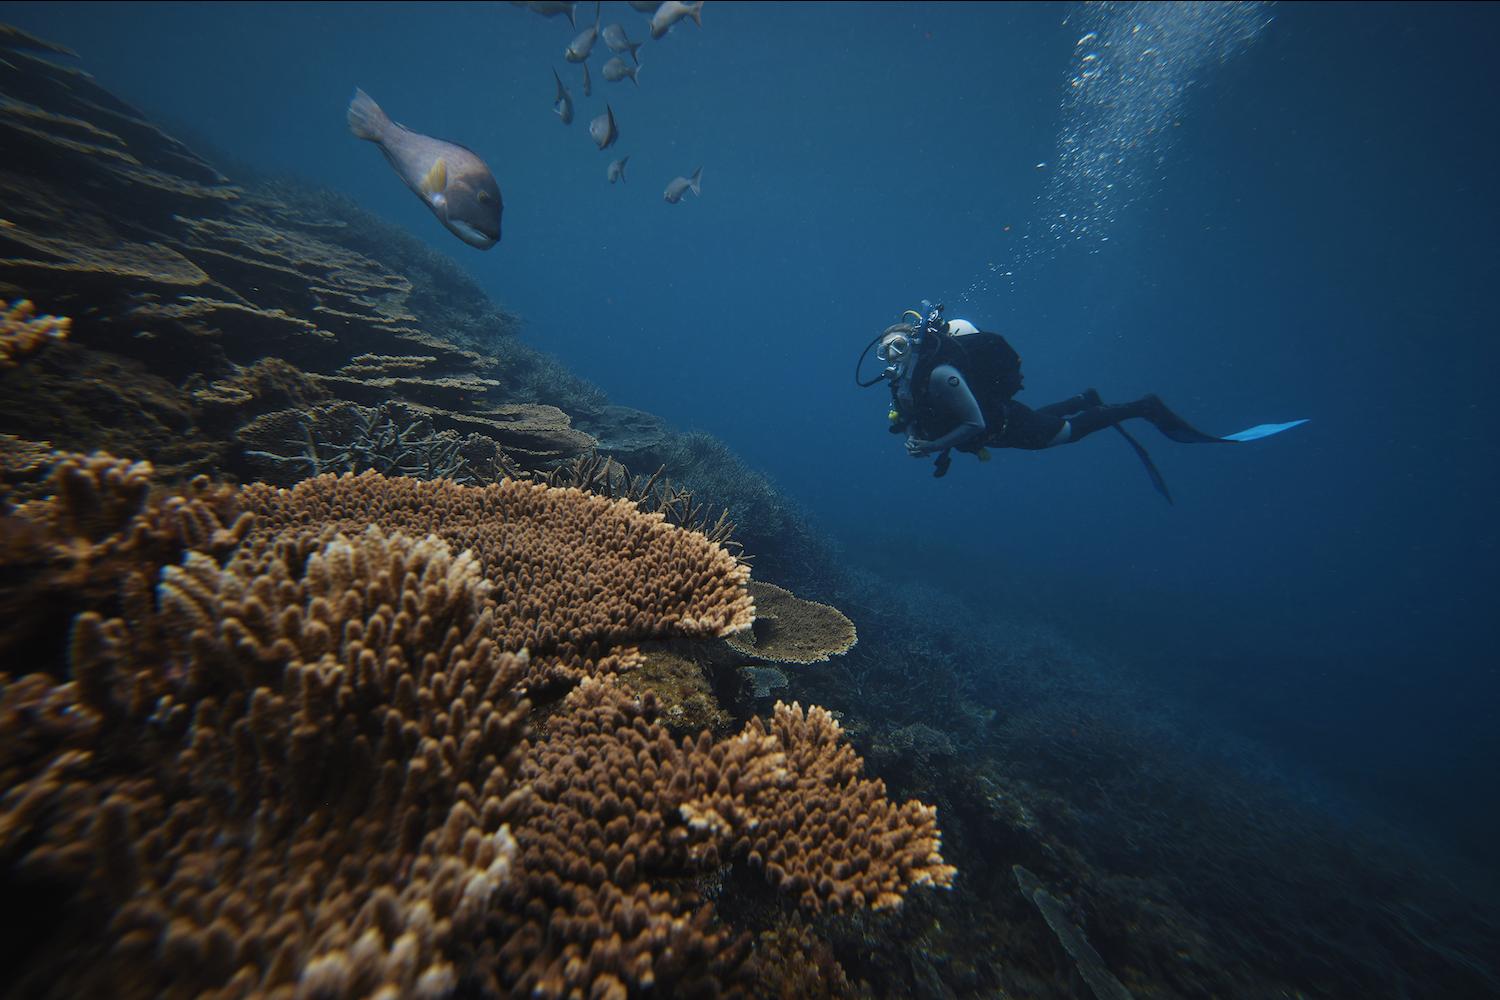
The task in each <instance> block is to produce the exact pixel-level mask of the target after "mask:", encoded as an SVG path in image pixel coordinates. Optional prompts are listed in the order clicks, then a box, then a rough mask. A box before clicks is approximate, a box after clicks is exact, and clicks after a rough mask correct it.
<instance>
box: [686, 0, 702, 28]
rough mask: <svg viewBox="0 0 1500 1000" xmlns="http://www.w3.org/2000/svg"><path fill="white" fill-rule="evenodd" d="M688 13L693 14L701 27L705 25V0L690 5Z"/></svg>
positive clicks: (695, 21)
mask: <svg viewBox="0 0 1500 1000" xmlns="http://www.w3.org/2000/svg"><path fill="white" fill-rule="evenodd" d="M688 13H689V14H691V15H692V18H693V23H694V24H696V25H697V26H698V27H700V28H701V27H703V0H698V2H697V3H696V4H694V5H693V6H692V7H689V8H688Z"/></svg>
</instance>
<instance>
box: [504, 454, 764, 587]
mask: <svg viewBox="0 0 1500 1000" xmlns="http://www.w3.org/2000/svg"><path fill="white" fill-rule="evenodd" d="M665 472H666V466H662V467H660V468H658V469H657V470H656V471H655V472H653V473H652V474H651V475H649V476H632V475H631V474H630V470H629V469H627V468H626V467H625V466H624V465H622V464H621V463H619V462H617V461H615V460H614V459H613V458H610V457H609V456H607V455H600V454H599V453H598V452H590V453H588V454H586V455H580V456H578V457H577V458H575V459H573V461H571V462H564V463H563V464H562V465H559V466H557V467H556V468H554V469H551V470H549V471H548V472H546V473H537V474H535V475H534V476H533V478H535V479H536V480H537V481H538V482H544V483H546V484H547V485H548V486H576V487H577V488H579V489H581V490H588V491H589V492H590V493H597V494H599V495H600V496H606V497H616V498H620V499H625V500H630V501H632V502H633V503H634V504H635V505H636V506H637V507H639V508H640V509H641V510H644V511H652V512H659V513H660V514H661V515H662V517H664V518H666V520H667V523H669V524H675V525H677V526H678V527H681V528H686V529H687V530H688V531H696V532H697V533H698V534H700V535H703V536H704V537H706V538H707V539H708V540H709V541H711V542H716V543H718V544H720V545H723V546H724V547H725V548H727V549H729V550H730V551H732V552H734V553H735V555H736V557H737V558H739V560H740V561H741V562H744V563H747V564H748V563H749V562H750V558H751V557H750V556H747V555H745V554H744V546H743V545H741V544H740V543H739V542H737V541H735V540H734V537H733V536H734V522H733V521H731V520H730V519H729V511H728V509H727V508H726V509H724V510H722V511H720V513H719V516H718V518H717V519H715V520H709V512H708V511H707V508H706V505H705V504H703V503H700V502H698V501H697V500H695V499H694V497H693V491H692V490H686V489H683V488H681V487H680V486H674V485H673V484H672V482H671V480H669V479H665V478H663V474H664V473H665Z"/></svg>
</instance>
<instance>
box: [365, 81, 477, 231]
mask: <svg viewBox="0 0 1500 1000" xmlns="http://www.w3.org/2000/svg"><path fill="white" fill-rule="evenodd" d="M348 121H349V131H350V132H353V133H354V134H355V136H357V137H358V138H360V139H365V140H368V141H369V142H373V143H374V144H375V145H377V146H379V147H380V151H381V152H382V153H384V154H385V158H386V160H387V161H388V162H389V163H390V165H391V166H392V167H394V168H395V170H396V173H397V174H399V175H400V176H401V179H402V180H403V181H405V182H406V186H407V187H409V188H411V189H412V191H413V192H414V193H415V194H416V196H417V197H418V198H421V199H422V203H423V204H424V205H426V206H427V207H428V208H430V209H431V210H432V214H433V215H436V216H437V217H438V220H439V221H441V222H442V224H443V225H444V226H446V227H447V228H448V231H449V232H451V233H452V234H453V235H454V236H457V237H458V238H459V239H461V240H463V241H464V242H465V243H467V244H469V246H471V247H478V248H479V249H480V250H488V249H489V248H490V247H492V246H494V245H495V244H496V243H497V242H499V240H500V213H501V212H502V211H504V208H505V206H504V203H503V202H502V201H501V200H500V185H498V184H496V183H495V175H494V174H492V173H490V168H489V167H487V166H485V163H484V161H483V160H481V159H480V158H479V157H478V156H477V155H476V154H475V153H473V152H472V151H470V150H467V149H465V148H464V147H462V146H460V145H458V144H457V143H453V142H445V141H443V140H442V139H434V138H433V137H432V136H430V135H423V134H422V133H420V132H413V131H412V130H411V129H409V128H407V127H406V126H404V125H398V124H396V123H395V122H393V121H391V120H390V118H388V117H386V113H385V112H384V111H381V110H380V105H378V104H376V103H375V102H374V101H373V100H371V98H370V95H369V94H367V93H365V92H364V91H363V90H360V89H358V88H355V91H354V99H353V100H351V101H350V102H349V114H348Z"/></svg>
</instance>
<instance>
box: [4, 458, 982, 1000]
mask: <svg viewBox="0 0 1500 1000" xmlns="http://www.w3.org/2000/svg"><path fill="white" fill-rule="evenodd" d="M3 453H4V455H5V456H6V457H7V462H6V468H7V469H8V470H12V471H8V472H7V473H6V476H5V478H4V479H3V480H0V482H3V483H4V484H5V486H6V491H7V493H8V494H11V493H13V494H15V495H17V496H19V495H20V494H21V493H22V492H24V491H25V489H26V488H27V486H28V484H30V487H29V488H31V489H36V488H38V485H39V484H40V485H41V486H42V487H43V488H47V489H50V490H51V491H52V492H50V493H47V494H46V495H45V496H42V497H39V498H33V499H27V500H24V501H22V502H21V503H19V504H18V505H16V506H15V507H14V511H15V512H14V513H13V514H12V515H11V518H10V519H11V520H16V521H20V522H23V523H24V524H26V525H30V526H31V527H32V530H33V534H32V536H29V537H28V538H27V539H25V540H24V541H25V542H26V544H25V545H22V546H20V547H19V548H18V549H17V550H15V551H12V550H11V549H10V548H9V547H7V548H6V549H3V550H0V569H3V570H4V571H5V572H4V573H0V577H3V578H5V579H11V578H12V577H13V576H15V575H16V574H15V573H14V570H15V569H16V568H17V563H16V562H15V556H16V555H17V554H18V553H19V555H20V556H22V557H23V558H30V557H31V556H32V554H33V550H40V551H41V552H42V554H43V555H46V556H47V557H48V558H50V559H51V561H52V562H51V563H50V564H48V566H47V567H44V571H43V572H41V573H38V574H36V576H37V577H38V578H45V577H46V576H47V575H48V574H49V573H55V572H59V571H68V572H71V573H72V574H73V575H74V576H75V577H76V578H77V579H80V580H84V581H87V580H88V579H90V578H91V577H92V576H105V575H107V576H109V577H111V578H113V577H114V576H116V575H117V574H115V573H113V572H110V573H105V572H104V570H103V560H105V559H107V558H116V559H118V560H121V561H123V560H129V562H130V563H131V565H132V567H133V568H132V569H131V570H130V571H129V572H128V573H126V574H125V577H126V578H128V579H129V580H132V581H134V583H133V584H132V585H130V586H127V587H124V588H122V589H123V591H124V593H122V594H121V595H120V596H118V597H117V598H115V599H113V600H110V599H108V598H107V597H106V596H100V597H99V598H98V599H97V602H96V607H95V608H89V609H87V610H83V611H82V612H81V613H79V614H78V615H77V616H76V617H75V618H74V619H73V621H72V624H71V627H70V628H69V627H67V626H66V625H65V624H62V623H57V622H55V621H54V622H53V626H52V627H54V628H60V629H61V630H62V631H63V632H64V633H65V634H66V636H67V640H66V643H65V644H61V645H62V646H63V648H62V649H59V650H58V651H57V652H55V653H54V654H53V655H52V656H36V657H34V658H33V659H34V661H38V662H41V663H43V664H45V663H47V662H48V661H49V660H52V659H58V660H63V661H65V664H64V665H63V669H55V670H53V671H52V672H34V673H30V674H26V675H24V676H14V675H0V778H3V779H4V787H5V789H6V791H5V792H4V793H3V794H0V887H4V889H5V896H6V898H8V899H21V898H30V896H31V895H32V894H36V893H43V892H45V893H48V894H49V895H50V897H51V903H50V910H49V912H50V913H52V914H53V917H52V919H51V920H49V921H45V922H43V923H38V924H34V925H33V927H32V929H31V930H30V932H29V933H30V937H29V938H28V939H27V944H28V947H27V948H26V949H25V951H24V952H21V953H18V955H17V963H16V964H17V965H18V968H19V971H18V973H17V974H16V978H15V979H13V980H12V984H13V985H14V986H16V987H17V988H18V989H20V991H21V992H23V993H46V994H49V995H53V994H55V995H87V994H95V993H99V992H101V991H105V990H107V991H108V992H110V993H111V994H112V995H122V996H156V995H163V994H171V995H176V994H186V993H197V992H201V991H205V990H223V991H225V992H226V993H228V994H233V995H245V994H251V993H253V994H261V995H271V996H279V995H286V996H291V995H293V994H294V993H297V994H300V993H309V992H310V993H311V994H314V995H318V996H350V997H352V996H365V995H371V994H379V993H381V992H382V991H384V993H385V994H386V995H448V994H451V993H453V992H455V991H459V990H462V991H463V992H466V993H473V994H476V995H528V996H563V995H571V994H572V993H573V991H578V993H579V995H591V996H624V995H627V994H628V993H630V992H634V991H639V990H655V991H661V992H665V993H667V994H671V995H693V994H696V993H704V994H719V993H721V992H723V991H725V990H728V991H730V992H740V991H743V990H744V989H746V988H747V987H748V985H749V983H750V981H751V979H750V977H751V976H752V974H753V971H754V967H753V965H752V964H751V963H750V948H749V940H750V939H749V936H748V935H747V934H745V933H744V932H742V931H740V930H737V929H735V928H733V927H731V926H729V925H726V924H724V923H722V922H721V921H720V920H718V919H717V918H716V916H715V914H714V908H713V906H712V903H711V900H710V899H709V898H708V897H706V896H705V895H704V888H703V887H704V886H705V885H706V883H704V882H703V881H701V879H699V880H695V879H694V878H693V877H692V876H709V875H712V874H713V873H714V872H716V871H718V870H720V869H721V868H722V867H723V866H724V865H727V864H732V863H736V862H740V861H743V862H746V863H748V865H749V866H750V868H752V869H760V870H763V871H764V872H765V874H766V876H767V878H768V879H769V880H770V881H771V883H772V884H773V885H775V886H777V887H779V888H780V889H781V890H782V892H784V893H786V894H788V895H789V896H790V898H791V899H792V900H794V901H795V902H796V903H798V904H799V905H800V906H801V907H802V908H803V909H805V910H807V911H809V912H819V911H821V910H823V909H825V908H829V907H831V908H834V909H847V908H851V907H852V908H859V907H873V908H891V907H895V906H898V905H899V904H900V902H901V901H902V899H903V897H904V896H905V894H906V893H907V892H908V891H909V890H910V889H911V888H912V887H914V886H923V885H930V886H947V885H950V884H951V882H952V878H953V869H952V868H951V867H950V866H948V865H947V864H946V863H944V861H943V860H942V858H941V856H940V854H939V836H938V832H937V826H936V820H935V813H934V811H933V810H932V809H931V808H929V807H926V806H923V805H921V804H920V803H917V802H907V803H906V804H904V805H901V806H897V805H895V804H894V803H892V802H890V801H888V800H887V799H886V798H885V797H884V788H883V786H882V785H881V784H880V782H879V781H872V780H870V779H866V778H863V777H861V775H860V772H861V768H862V765H861V762H860V760H859V758H858V757H857V756H856V755H855V754H854V753H853V751H852V750H850V749H849V748H848V747H847V746H846V745H843V743H842V741H841V734H840V732H839V729H838V726H837V724H836V723H834V722H833V720H832V718H831V717H830V716H828V715H827V713H824V712H822V711H821V710H819V709H816V708H814V709H809V710H808V711H806V712H804V711H802V710H801V709H800V708H799V707H797V706H795V705H793V706H786V705H781V704H778V705H777V706H776V709H775V713H774V716H773V719H772V722H771V724H770V726H769V727H767V726H765V725H763V724H762V723H761V721H760V720H759V719H754V720H752V721H751V722H750V723H749V724H748V725H747V726H746V727H745V729H744V730H743V731H742V732H741V733H740V734H739V735H738V736H736V737H734V738H732V739H729V740H725V741H723V742H719V743H715V742H714V741H713V739H712V737H711V736H710V735H709V733H708V732H706V731H704V732H702V733H701V734H700V735H699V736H698V738H697V739H696V740H694V739H692V738H690V737H684V738H683V740H682V741H681V743H680V744H679V743H674V742H673V740H672V739H671V737H670V736H669V735H668V731H667V729H666V728H665V727H664V726H663V725H661V724H660V722H659V713H658V709H657V706H656V700H655V697H654V695H652V694H650V693H647V694H645V695H642V696H640V697H636V696H633V695H631V694H629V693H627V691H626V690H625V689H624V688H623V687H622V686H621V685H620V684H619V683H618V682H617V681H616V680H615V679H614V678H612V677H609V676H601V675H604V674H607V672H608V671H609V670H612V669H616V668H618V667H619V666H621V665H624V664H625V662H626V661H630V662H634V661H636V660H639V659H640V655H639V654H638V653H636V652H634V651H633V650H629V651H627V650H628V647H627V645H626V644H628V643H629V642H633V641H638V640H639V639H640V638H642V637H644V636H649V635H657V636H667V635H677V636H691V635H704V636H710V635H716V634H720V633H722V632H723V631H725V630H727V629H730V628H733V627H736V626H742V625H743V623H744V622H745V621H747V620H748V617H749V611H750V605H749V600H748V596H747V595H746V594H745V593H744V577H745V569H744V567H743V566H741V565H739V564H738V563H736V562H735V561H734V560H733V559H732V558H731V557H729V555H728V554H727V553H725V552H724V551H723V550H722V549H721V548H719V547H718V546H716V545H714V544H713V543H710V542H708V541H707V540H706V539H704V538H702V537H701V536H699V535H695V534H693V533H690V532H685V531H682V530H681V529H678V528H674V527H671V526H669V525H666V524H665V523H664V522H663V521H662V519H661V517H660V515H656V514H645V513H642V512H640V511H638V510H636V509H635V508H634V507H633V505H631V504H629V503H628V502H625V501H611V500H607V499H604V498H600V497H596V496H592V495H589V494H587V493H584V492H581V491H578V490H574V489H562V488H549V487H546V486H542V485H538V484H526V483H518V482H506V483H502V484H494V485H491V486H489V487H485V488H483V489H480V488H473V487H463V486H459V485H457V484H454V483H451V482H422V481H415V480H403V479H393V478H387V477H382V476H379V475H378V474H375V473H366V474H364V475H361V476H357V477H356V476H343V477H339V478H334V477H329V476H323V477H318V478H316V479H312V480H308V481H306V482H304V483H302V484H300V485H299V486H298V487H297V488H295V489H292V490H277V489H273V488H271V487H268V486H264V485H254V486H249V487H244V488H241V489H239V490H230V489H227V488H224V487H217V486H214V485H213V484H210V483H207V482H200V483H199V484H197V485H196V486H195V487H194V494H193V496H192V497H190V498H189V497H183V496H168V497H166V498H165V499H162V498H160V497H157V498H152V496H151V485H152V484H151V477H150V473H151V470H150V468H149V466H146V465H145V464H143V463H131V462H126V461H122V460H118V459H113V458H110V457H108V456H95V457H92V458H89V459H87V460H80V459H79V458H78V457H76V456H61V457H60V460H58V461H55V462H54V463H53V467H52V468H51V469H50V470H49V471H47V472H46V477H45V479H43V478H42V475H43V466H44V465H46V462H47V459H48V458H49V457H51V458H53V459H58V458H59V456H56V455H51V456H49V455H48V453H47V451H46V449H44V448H41V447H40V446H36V445H29V444H27V443H25V442H19V441H13V440H12V441H10V442H8V443H7V447H6V448H5V449H4V452H3ZM12 479H14V480H15V481H16V485H15V486H14V487H12V486H11V485H10V483H11V480H12ZM235 511H239V513H238V515H237V516H236V517H235V519H234V521H233V522H232V524H230V526H228V527H225V517H226V516H227V515H229V514H232V513H234V512H235ZM440 536H441V537H440ZM460 548H462V549H463V551H461V552H460V553H459V554H457V555H455V554H454V552H455V551H458V550H459V549H460ZM173 554H175V555H177V556H178V558H176V559H174V560H168V559H167V556H169V555H173ZM68 559H72V560H73V561H72V563H69V562H68ZM22 565H26V564H24V563H23V564H22ZM157 566H159V567H160V570H159V572H155V573H151V572H149V571H150V569H151V568H153V567H157ZM59 567H60V569H59ZM22 578H23V579H24V578H25V577H24V576H23V577H22ZM152 581H158V582H157V583H156V586H155V591H154V594H153V593H152V591H151V589H150V584H151V582H152ZM74 585H75V586H76V585H77V584H76V582H75V583H74ZM84 589H85V590H86V589H87V588H84ZM523 646H528V647H531V648H532V649H533V650H535V651H536V652H535V656H534V657H533V656H531V655H528V653H527V652H525V651H516V650H518V649H519V648H520V647H523ZM37 648H42V647H37ZM568 648H571V649H572V652H571V653H566V652H564V650H565V649H568ZM548 661H550V666H548V665H546V664H547V663H548ZM64 673H65V674H66V679H63V674H64ZM575 680H576V681H578V683H577V685H576V686H575V687H573V689H572V691H571V693H569V694H567V695H566V696H565V697H564V698H563V699H562V700H561V702H560V703H556V704H553V705H551V706H550V707H549V708H548V710H547V715H546V717H545V728H544V730H543V731H542V735H541V738H539V739H538V741H537V742H536V743H534V744H532V743H530V742H528V741H527V740H526V738H525V730H526V727H527V719H528V716H529V713H530V712H531V704H530V702H529V701H528V700H527V693H528V691H531V692H533V693H540V694H541V695H542V696H543V697H545V696H546V692H547V685H549V684H557V683H560V682H561V683H567V682H571V681H575ZM539 684H540V685H541V686H539Z"/></svg>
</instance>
